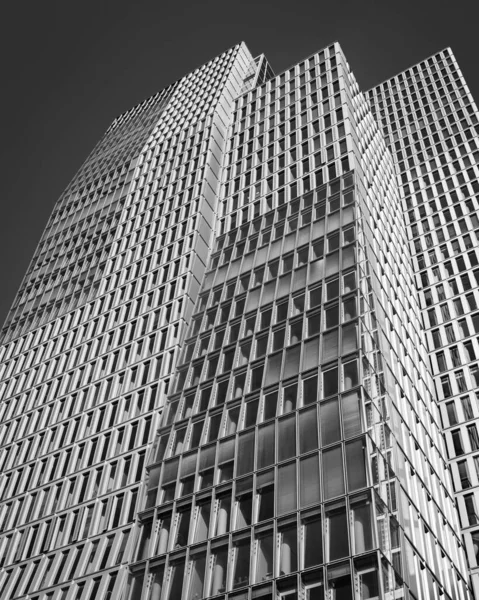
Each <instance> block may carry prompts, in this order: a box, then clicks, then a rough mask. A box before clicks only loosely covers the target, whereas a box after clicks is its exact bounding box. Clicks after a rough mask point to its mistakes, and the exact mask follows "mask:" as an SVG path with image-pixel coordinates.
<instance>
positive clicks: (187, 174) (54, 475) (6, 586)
mask: <svg viewBox="0 0 479 600" xmlns="http://www.w3.org/2000/svg"><path fill="white" fill-rule="evenodd" d="M432 67H434V71H433V73H435V74H436V75H431V73H430V71H431V70H432ZM442 70H444V72H442ZM432 80H434V81H435V85H436V87H434V86H433V84H432V83H431V81H432ZM436 80H437V82H436ZM441 90H444V92H443V93H442V92H441ZM396 96H398V99H396ZM399 96H400V98H399ZM442 96H444V97H445V98H446V99H445V100H444V102H443V101H442V99H441V98H442ZM440 102H442V104H441V107H436V103H437V104H438V106H439V103H440ZM456 103H457V104H456ZM416 105H417V106H416ZM438 110H439V111H443V112H442V113H441V114H442V117H441V118H442V120H439V121H438V120H437V119H436V116H435V115H436V114H437V111H438ZM423 113H424V114H423ZM420 115H422V116H420ZM428 115H432V119H431V123H435V125H434V127H435V129H434V130H431V133H430V132H429V130H428V129H424V130H423V129H421V127H423V128H425V127H426V125H425V123H426V121H427V118H428ZM416 117H417V118H416ZM446 118H447V122H446V120H445V119H446ZM417 119H423V121H422V125H421V124H420V123H419V122H417ZM424 119H426V121H425V120H424ZM475 124H477V117H476V113H475V107H474V105H473V104H472V100H471V99H470V96H469V95H468V92H467V88H466V87H465V84H464V83H463V80H462V78H461V75H460V73H459V71H458V69H457V66H456V64H455V61H454V58H453V56H452V54H451V53H450V51H444V52H443V53H441V54H439V55H437V56H436V57H434V58H433V59H429V60H428V61H426V62H425V63H421V65H418V66H417V67H413V69H411V70H409V71H406V72H405V74H402V75H400V76H397V77H396V78H394V79H393V80H391V81H390V82H386V83H384V84H382V85H381V86H378V87H377V88H375V89H374V90H371V91H370V92H368V93H366V94H363V93H362V92H361V91H360V89H359V87H358V84H357V82H356V80H355V78H354V75H353V74H352V72H351V70H350V68H349V65H348V63H347V61H346V58H345V57H344V54H343V53H342V50H341V48H340V46H339V45H338V44H334V45H332V46H330V47H328V48H325V49H324V50H322V51H321V52H318V53H316V54H314V55H312V56H310V57H309V58H307V59H306V60H304V61H301V62H300V63H298V64H297V65H295V66H294V67H293V68H291V69H289V70H288V71H286V72H284V73H282V74H279V75H277V76H276V75H274V73H273V72H272V70H271V68H270V66H269V65H268V63H267V61H266V58H265V57H264V55H260V56H259V57H257V58H253V57H252V56H251V54H250V53H249V51H248V49H247V48H246V46H245V45H244V44H239V45H238V46H235V47H234V48H232V49H230V50H229V51H227V52H225V53H224V54H223V55H221V56H219V57H217V58H216V59H214V60H212V61H210V62H209V63H207V64H206V65H204V66H203V67H201V68H199V69H197V70H196V71H194V72H193V73H191V74H190V75H187V76H186V77H184V78H183V79H180V80H179V81H177V82H176V83H175V84H173V85H172V86H170V87H169V88H167V89H166V90H164V91H163V92H161V93H159V94H157V95H156V96H154V97H153V98H151V99H149V100H147V101H146V102H144V103H143V104H141V105H139V106H138V107H136V108H134V109H133V110H132V111H129V112H128V113H125V114H124V115H122V116H120V117H119V118H118V119H116V120H115V121H114V123H113V124H112V126H111V127H110V129H109V130H108V131H107V132H106V134H105V136H104V137H103V138H102V140H101V141H100V142H99V144H98V145H97V147H96V148H95V150H94V151H93V153H92V154H91V155H90V157H89V158H88V159H87V161H86V162H85V164H84V165H83V167H82V168H81V169H80V171H79V173H78V174H77V176H76V177H75V178H74V179H73V181H72V183H71V184H70V186H69V187H68V188H67V190H66V191H65V193H64V194H63V196H62V197H61V198H60V200H59V202H58V203H57V206H56V207H55V210H54V213H53V215H52V217H51V219H50V221H49V224H48V225H47V228H46V230H45V232H44V235H43V237H42V239H41V242H40V244H39V247H38V250H37V252H36V253H35V256H34V258H33V261H32V264H31V266H30V268H29V271H28V273H27V275H26V277H25V280H24V282H23V283H22V286H21V288H20V291H19V293H18V295H17V298H16V299H15V301H14V304H13V307H12V310H11V311H10V313H9V315H8V317H7V321H6V323H5V326H4V328H3V329H2V334H1V335H2V339H1V341H2V346H1V347H0V360H1V361H2V362H1V366H0V418H1V424H0V444H1V446H0V469H1V471H2V474H1V476H0V523H1V527H0V531H1V533H0V597H2V598H8V599H12V600H13V599H15V598H29V599H31V600H47V599H48V600H60V599H61V600H93V599H96V598H112V597H119V598H123V599H124V600H142V599H148V600H199V599H201V598H213V597H214V598H217V599H218V600H220V599H221V600H227V599H228V600H230V599H231V600H233V599H235V600H252V599H254V598H258V599H263V600H273V599H274V600H279V599H283V600H300V599H301V600H323V599H327V600H333V599H334V600H353V599H354V600H360V599H361V600H362V599H364V600H367V599H371V600H373V599H380V598H384V599H389V598H390V599H392V598H409V599H416V600H426V599H429V598H438V597H440V596H443V597H444V598H448V599H450V600H465V599H467V598H471V597H472V588H471V585H470V572H471V573H472V580H473V582H474V577H475V570H474V569H475V567H476V566H477V563H476V562H474V561H475V560H476V558H475V557H476V554H477V548H479V545H478V544H479V528H478V526H479V517H477V516H476V514H477V513H476V509H475V506H476V502H479V499H477V498H476V496H475V493H476V486H477V485H478V480H477V473H478V472H479V471H477V470H476V467H477V465H479V459H478V460H475V458H474V454H475V453H476V454H477V455H478V456H479V435H478V432H477V429H476V422H475V419H476V415H477V416H479V413H477V405H476V395H475V392H474V390H475V388H476V383H477V384H478V386H479V367H478V366H477V365H476V364H475V361H476V350H475V343H476V342H475V340H474V338H473V335H474V332H475V326H476V325H478V323H479V320H478V319H479V317H478V319H476V317H475V314H474V310H475V309H476V305H475V299H474V293H475V292H474V288H475V286H476V281H475V279H474V277H475V275H474V267H475V265H476V263H477V258H476V254H475V250H474V248H475V246H476V245H477V239H476V237H475V233H474V228H476V227H477V226H479V224H478V223H477V216H476V215H475V210H476V208H477V206H476V204H475V202H476V199H475V197H474V195H473V192H474V191H477V189H476V187H475V186H476V185H479V183H478V182H477V181H476V179H474V178H473V175H474V173H475V171H474V169H475V166H474V165H475V154H474V153H476V154H477V148H478V147H479V146H477V147H476V146H475V145H473V141H474V136H477V133H476V132H475V130H474V128H473V125H475ZM429 126H430V125H428V127H429ZM412 127H414V129H411V128H412ZM408 128H409V129H408ZM448 128H450V131H449V129H448ZM403 129H404V130H405V131H404V132H403ZM433 131H434V132H435V133H432V132H433ZM468 132H469V133H468ZM429 135H430V136H431V137H430V138H429V137H428V136H429ZM434 135H437V136H439V135H440V136H441V137H439V138H438V139H437V140H436V138H434ZM408 136H411V137H410V139H409V138H408ZM414 136H415V137H414ZM448 136H449V137H448ZM461 136H462V137H461ZM427 148H429V149H430V152H431V156H429V154H427ZM446 148H447V150H446ZM451 152H452V153H455V154H454V156H453V158H451ZM446 155H447V156H446ZM443 156H444V157H445V158H444V159H443ZM426 157H427V158H426ZM476 158H477V157H476ZM428 161H429V162H428ZM433 164H434V165H435V166H434V167H432V165H433ZM445 165H446V166H445ZM434 169H435V170H434ZM446 169H448V170H446ZM453 169H454V170H453ZM461 169H462V170H461ZM429 181H430V183H428V182H429ZM440 186H442V187H441V188H440ZM439 190H441V191H439ZM466 191H467V194H468V195H466ZM452 204H454V208H453V207H452ZM432 206H434V208H431V207H432ZM457 206H459V207H460V208H459V209H458V208H457ZM458 210H459V211H460V212H459V213H458ZM433 211H437V212H435V213H433ZM454 211H455V212H454ZM421 219H422V220H421ZM443 220H444V221H445V222H444V224H443ZM426 227H427V229H426ZM459 230H460V232H459ZM446 231H447V235H448V236H449V237H448V238H447V240H446V239H445V238H444V236H445V235H446V233H445V232H446ZM452 231H454V232H455V233H454V236H455V237H454V238H451V235H452V233H451V232H452ZM425 232H427V233H425ZM439 232H441V234H442V236H443V239H442V241H441V240H440V239H439V238H440V233H439ZM436 237H437V239H438V240H439V241H438V245H436ZM428 240H430V241H428ZM454 243H456V246H454ZM463 245H464V247H463ZM456 248H457V249H456ZM436 252H437V255H436V254H435V253H436ZM439 252H441V253H442V254H441V257H442V258H439ZM444 253H448V254H447V257H445V256H444ZM433 254H434V256H436V258H435V260H434V262H433V259H432V256H433ZM453 256H455V258H454V259H453V260H452V257H453ZM428 261H430V262H428ZM467 261H469V262H467ZM446 264H447V265H448V266H446ZM441 269H443V271H444V269H446V271H447V272H448V276H447V286H448V287H446V278H445V277H444V273H441ZM448 269H450V271H448ZM454 269H455V270H454ZM478 273H479V270H478ZM433 277H436V280H433V279H432V278H433ZM478 277H479V275H478ZM436 281H437V285H436V284H435V283H434V282H436ZM433 284H434V285H433ZM454 286H455V287H454ZM461 286H462V287H461ZM454 290H456V291H454ZM434 294H437V298H436V297H435V296H434ZM471 303H473V304H471ZM478 315H479V313H478ZM476 320H477V321H478V323H476ZM428 325H429V326H430V327H428ZM478 327H479V325H478ZM456 340H457V341H456ZM477 351H478V352H479V348H478V349H477ZM476 378H477V381H476ZM443 427H445V435H444V437H443V435H442V431H443ZM449 460H452V475H453V477H452V478H451V476H450V475H451V470H450V469H451V468H450V467H449ZM476 463H477V464H476ZM455 493H456V497H458V500H457V502H458V504H457V505H456V500H455ZM461 527H462V528H463V533H464V538H462V537H461V535H460V532H461ZM463 540H464V541H463ZM466 557H467V560H466ZM467 561H468V562H469V568H470V569H472V571H470V572H469V571H468V564H467Z"/></svg>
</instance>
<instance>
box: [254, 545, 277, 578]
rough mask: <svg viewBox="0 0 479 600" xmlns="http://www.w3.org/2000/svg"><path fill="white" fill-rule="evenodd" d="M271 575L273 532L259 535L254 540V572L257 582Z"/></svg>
mask: <svg viewBox="0 0 479 600" xmlns="http://www.w3.org/2000/svg"><path fill="white" fill-rule="evenodd" d="M272 576H273V534H272V533H267V534H264V535H261V536H259V537H258V539H257V540H256V574H255V582H256V583H259V582H261V581H265V580H267V579H271V577H272Z"/></svg>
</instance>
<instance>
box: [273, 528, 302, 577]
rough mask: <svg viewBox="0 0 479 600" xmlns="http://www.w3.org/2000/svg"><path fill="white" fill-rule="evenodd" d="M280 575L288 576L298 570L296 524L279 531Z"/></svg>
mask: <svg viewBox="0 0 479 600" xmlns="http://www.w3.org/2000/svg"><path fill="white" fill-rule="evenodd" d="M278 537H279V575H287V574H288V573H292V572H293V571H296V569H297V568H298V550H297V527H296V523H295V524H294V525H290V526H288V527H283V528H281V529H280V530H279V531H278Z"/></svg>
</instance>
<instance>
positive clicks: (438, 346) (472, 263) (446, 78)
mask: <svg viewBox="0 0 479 600" xmlns="http://www.w3.org/2000/svg"><path fill="white" fill-rule="evenodd" d="M368 100H369V103H370V105H371V107H372V110H373V113H374V116H375V118H376V119H377V122H378V123H379V124H380V126H381V128H382V130H383V134H384V138H385V140H386V142H387V144H388V146H389V148H390V150H391V153H392V154H393V156H394V162H395V169H396V174H397V178H398V181H399V182H400V191H401V199H402V207H401V208H402V212H403V215H404V220H405V222H406V224H407V231H408V244H409V247H410V250H411V254H412V255H413V266H414V270H415V273H416V275H415V277H416V286H417V288H418V290H419V298H420V305H421V309H422V319H423V323H424V327H425V328H426V330H427V348H428V350H429V352H430V358H431V366H432V370H433V375H434V380H435V385H436V397H437V401H438V406H439V409H440V412H441V421H442V425H443V431H444V437H445V440H446V445H447V455H448V458H449V461H450V465H451V469H452V476H453V480H454V489H455V492H456V498H457V505H458V508H459V513H460V521H461V523H460V524H461V529H462V534H463V537H464V543H465V546H466V550H467V557H468V562H469V567H470V570H471V575H472V581H473V587H474V591H475V594H476V596H477V595H478V594H479V566H478V565H479V516H478V514H479V513H478V512H477V507H478V506H479V495H478V494H479V479H478V477H479V436H478V431H477V426H478V424H479V423H478V421H479V404H478V398H479V389H478V386H479V366H478V363H477V358H478V356H479V346H478V342H477V339H476V337H477V333H479V312H478V311H477V308H478V302H479V296H478V285H479V270H478V245H479V244H478V231H479V219H478V216H477V211H478V207H479V205H478V199H477V195H478V194H479V171H478V166H477V165H478V159H479V138H478V131H479V130H478V112H477V107H476V105H475V104H474V100H473V98H472V96H471V94H470V92H469V90H468V88H467V85H466V83H465V81H464V78H463V76H462V74H461V71H460V69H459V67H458V65H457V62H456V59H455V58H454V55H453V53H452V51H451V50H450V49H446V50H443V51H442V52H439V53H438V54H436V55H434V56H432V57H430V58H428V59H427V60H425V61H423V62H421V63H419V64H418V65H415V66H414V67H411V68H410V69H407V70H406V71H404V72H403V73H400V74H399V75H397V76H395V77H393V78H392V79H390V80H388V81H385V82H384V83H382V84H381V85H379V86H377V87H375V88H374V89H372V90H370V91H369V92H368Z"/></svg>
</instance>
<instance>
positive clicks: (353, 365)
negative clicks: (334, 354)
mask: <svg viewBox="0 0 479 600" xmlns="http://www.w3.org/2000/svg"><path fill="white" fill-rule="evenodd" d="M343 377H344V389H345V390H349V389H351V388H352V387H355V386H357V385H358V383H359V375H358V361H357V360H353V361H352V362H348V363H346V364H345V365H343Z"/></svg>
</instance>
